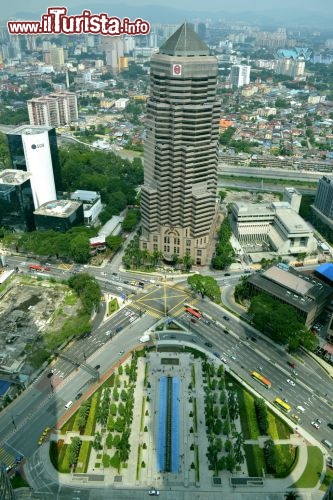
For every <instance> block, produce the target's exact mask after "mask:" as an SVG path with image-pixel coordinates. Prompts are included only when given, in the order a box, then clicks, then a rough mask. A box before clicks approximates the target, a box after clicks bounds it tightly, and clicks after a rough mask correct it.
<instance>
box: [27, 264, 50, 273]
mask: <svg viewBox="0 0 333 500" xmlns="http://www.w3.org/2000/svg"><path fill="white" fill-rule="evenodd" d="M28 267H29V269H30V271H40V272H43V271H51V268H50V267H46V266H41V265H40V264H29V266H28Z"/></svg>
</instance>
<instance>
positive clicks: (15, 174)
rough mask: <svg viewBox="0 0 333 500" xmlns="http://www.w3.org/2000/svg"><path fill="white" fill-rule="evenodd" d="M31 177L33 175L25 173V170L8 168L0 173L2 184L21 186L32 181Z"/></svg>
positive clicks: (0, 182)
mask: <svg viewBox="0 0 333 500" xmlns="http://www.w3.org/2000/svg"><path fill="white" fill-rule="evenodd" d="M30 177H31V174H30V173H29V172H24V170H15V169H11V168H7V169H6V170H1V171H0V184H6V185H11V186H20V185H21V184H23V183H24V182H26V181H27V180H28V179H30Z"/></svg>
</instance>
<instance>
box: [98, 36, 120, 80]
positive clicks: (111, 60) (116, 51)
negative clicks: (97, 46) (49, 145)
mask: <svg viewBox="0 0 333 500" xmlns="http://www.w3.org/2000/svg"><path fill="white" fill-rule="evenodd" d="M101 45H102V50H103V52H104V54H105V61H106V65H107V66H109V67H110V68H111V71H112V72H113V73H119V59H120V58H121V57H124V39H123V37H122V36H102V44H101Z"/></svg>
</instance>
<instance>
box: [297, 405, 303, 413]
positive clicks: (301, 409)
mask: <svg viewBox="0 0 333 500" xmlns="http://www.w3.org/2000/svg"><path fill="white" fill-rule="evenodd" d="M297 410H299V411H301V412H303V413H304V412H305V408H304V406H297Z"/></svg>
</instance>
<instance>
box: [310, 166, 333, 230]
mask: <svg viewBox="0 0 333 500" xmlns="http://www.w3.org/2000/svg"><path fill="white" fill-rule="evenodd" d="M311 208H312V210H313V212H314V214H315V215H316V216H317V217H319V219H321V221H322V222H324V224H326V225H327V226H329V227H330V228H331V229H333V177H327V176H326V175H324V176H323V177H322V178H321V179H319V182H318V188H317V192H316V197H315V200H314V203H313V205H312V207H311Z"/></svg>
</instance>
